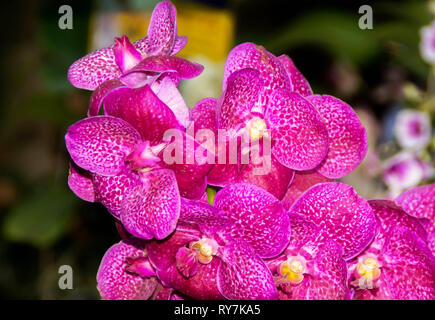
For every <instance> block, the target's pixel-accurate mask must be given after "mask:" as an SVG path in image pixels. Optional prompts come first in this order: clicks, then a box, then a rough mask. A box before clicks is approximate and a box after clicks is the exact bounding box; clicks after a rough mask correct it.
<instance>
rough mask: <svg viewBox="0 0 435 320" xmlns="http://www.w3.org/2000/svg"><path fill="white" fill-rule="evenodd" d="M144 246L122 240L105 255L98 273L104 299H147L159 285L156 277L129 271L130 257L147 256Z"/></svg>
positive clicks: (99, 289) (100, 289)
mask: <svg viewBox="0 0 435 320" xmlns="http://www.w3.org/2000/svg"><path fill="white" fill-rule="evenodd" d="M145 256H146V255H145V252H144V248H143V246H137V245H134V244H132V243H127V242H125V241H121V242H119V243H117V244H115V245H113V246H112V247H111V248H110V249H109V250H108V251H107V252H106V253H105V255H104V257H103V259H102V261H101V264H100V267H99V269H98V273H97V282H98V284H97V288H98V291H99V292H100V295H101V298H102V299H104V300H146V299H148V298H150V297H151V295H152V294H153V292H154V290H155V289H156V286H157V279H156V278H155V277H151V278H142V277H140V276H137V275H135V274H131V273H129V272H127V271H126V270H125V269H126V267H127V261H126V260H127V258H128V257H145Z"/></svg>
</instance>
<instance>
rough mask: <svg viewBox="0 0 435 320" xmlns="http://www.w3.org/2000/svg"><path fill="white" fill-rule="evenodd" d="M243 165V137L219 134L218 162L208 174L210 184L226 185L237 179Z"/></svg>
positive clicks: (217, 145) (217, 143) (217, 144)
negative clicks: (226, 136)
mask: <svg viewBox="0 0 435 320" xmlns="http://www.w3.org/2000/svg"><path fill="white" fill-rule="evenodd" d="M240 166H241V139H239V137H237V136H236V137H232V138H230V137H228V138H225V137H223V136H219V135H218V139H217V141H216V163H215V165H214V166H213V168H212V169H211V170H210V172H209V173H208V175H207V181H208V184H210V185H212V186H218V187H224V186H226V185H227V184H229V183H233V182H235V181H236V179H237V177H238V176H239V173H240Z"/></svg>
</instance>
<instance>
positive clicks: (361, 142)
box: [307, 95, 368, 179]
mask: <svg viewBox="0 0 435 320" xmlns="http://www.w3.org/2000/svg"><path fill="white" fill-rule="evenodd" d="M307 100H308V101H310V102H311V103H312V104H313V105H314V106H315V107H316V109H317V110H318V111H319V113H320V115H321V117H322V119H323V121H324V122H325V124H326V127H327V129H328V136H329V150H328V155H327V156H326V159H325V160H324V161H323V162H322V163H321V164H320V166H319V167H318V168H317V171H318V172H319V173H321V174H322V175H324V176H325V177H328V178H331V179H337V178H341V177H343V176H345V175H347V174H349V173H350V172H352V171H353V170H354V169H355V168H356V167H357V166H358V165H359V164H360V163H361V161H362V160H363V159H364V157H365V155H366V153H367V146H368V141H367V132H366V130H365V129H364V127H363V125H362V123H361V121H360V120H359V118H358V115H357V114H356V113H355V111H353V109H352V107H351V106H349V105H348V104H346V103H344V102H343V101H341V100H339V99H337V98H334V97H331V96H328V95H323V96H321V95H313V96H309V97H307Z"/></svg>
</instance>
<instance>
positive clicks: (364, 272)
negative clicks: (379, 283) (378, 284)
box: [355, 257, 381, 282]
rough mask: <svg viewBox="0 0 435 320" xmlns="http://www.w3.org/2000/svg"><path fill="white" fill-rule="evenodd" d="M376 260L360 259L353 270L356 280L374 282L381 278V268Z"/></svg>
mask: <svg viewBox="0 0 435 320" xmlns="http://www.w3.org/2000/svg"><path fill="white" fill-rule="evenodd" d="M380 267H381V266H380V264H379V262H378V260H376V259H375V258H373V257H368V258H363V259H361V260H360V261H359V262H358V264H357V266H356V269H355V272H356V276H357V278H364V279H365V280H370V281H373V282H374V281H376V280H378V279H379V277H380V276H381V268H380Z"/></svg>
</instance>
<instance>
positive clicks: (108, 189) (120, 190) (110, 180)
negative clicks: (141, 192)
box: [92, 168, 139, 219]
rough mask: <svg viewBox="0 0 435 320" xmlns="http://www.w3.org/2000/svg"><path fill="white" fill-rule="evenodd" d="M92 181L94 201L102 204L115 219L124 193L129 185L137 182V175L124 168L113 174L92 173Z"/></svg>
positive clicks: (117, 217)
mask: <svg viewBox="0 0 435 320" xmlns="http://www.w3.org/2000/svg"><path fill="white" fill-rule="evenodd" d="M92 181H93V185H94V188H95V201H98V202H100V203H101V204H102V205H104V206H105V207H106V208H107V210H109V212H110V213H111V214H112V215H113V216H114V217H115V218H116V219H120V217H121V209H122V199H123V198H124V193H125V192H126V191H127V190H128V188H130V186H132V185H133V184H136V183H139V177H138V175H137V174H135V173H133V172H132V171H130V169H128V168H124V169H123V170H122V171H121V172H120V173H118V174H117V175H115V176H101V175H98V174H94V175H93V176H92Z"/></svg>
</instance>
